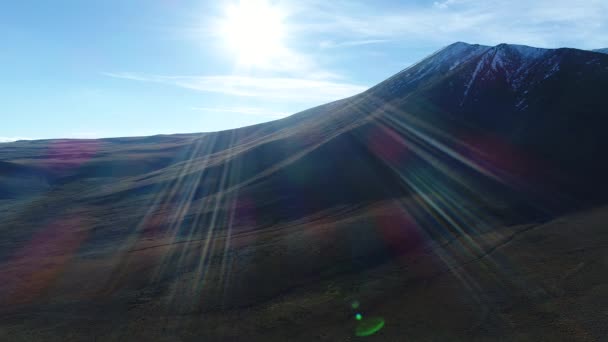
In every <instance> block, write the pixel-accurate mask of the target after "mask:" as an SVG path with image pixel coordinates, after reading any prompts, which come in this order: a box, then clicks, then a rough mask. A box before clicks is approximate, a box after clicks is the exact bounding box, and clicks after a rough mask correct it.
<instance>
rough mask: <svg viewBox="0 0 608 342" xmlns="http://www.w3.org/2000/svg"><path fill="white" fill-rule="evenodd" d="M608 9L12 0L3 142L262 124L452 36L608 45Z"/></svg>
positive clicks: (0, 32)
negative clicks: (20, 139) (22, 139)
mask: <svg viewBox="0 0 608 342" xmlns="http://www.w3.org/2000/svg"><path fill="white" fill-rule="evenodd" d="M246 6H249V7H246ZM256 8H262V10H257V9H256ZM252 9H253V10H252ZM606 18H608V1H605V0H584V1H583V0H571V1H564V0H551V1H549V0H536V1H527V0H525V1H524V0H512V1H497V0H443V1H388V0H380V1H341V0H335V1H326V0H298V1H295V0H293V1H281V0H274V1H273V0H242V1H238V0H234V1H220V0H217V1H202V0H198V1H194V0H129V1H125V0H104V1H81V0H55V1H38V0H36V1H33V0H20V1H4V2H2V3H1V4H0V38H1V41H2V45H3V47H2V50H1V53H0V75H1V77H2V81H1V82H0V103H2V106H1V107H0V117H1V118H2V125H1V126H0V141H7V140H14V139H18V138H30V139H39V138H60V137H68V138H97V137H114V136H133V135H151V134H159V133H185V132H205V131H215V130H221V129H228V128H233V127H240V126H244V125H250V124H254V123H259V122H264V121H269V120H272V119H276V118H280V117H283V116H287V115H289V114H293V113H295V112H298V111H300V110H304V109H306V108H309V107H312V106H315V105H319V104H322V103H326V102H329V101H332V100H336V99H339V98H343V97H346V96H349V95H353V94H356V93H358V92H360V91H363V90H365V89H366V88H368V87H370V86H372V85H374V84H376V83H377V82H379V81H382V80H383V79H385V78H387V77H389V76H391V75H392V74H394V73H396V72H398V71H399V70H401V69H403V68H405V67H407V66H409V65H411V64H412V63H415V62H416V61H418V60H420V59H421V58H423V57H424V56H426V55H428V54H430V53H432V52H433V51H435V50H437V49H439V48H441V47H443V46H445V45H447V44H450V43H452V42H454V41H466V42H470V43H480V44H488V45H495V44H498V43H502V42H507V43H519V44H527V45H533V46H539V47H548V48H554V47H564V46H567V47H577V48H583V49H591V48H601V47H607V46H608V20H607V19H606ZM256 34H257V35H256ZM260 36H263V37H262V38H260ZM258 46H260V47H261V48H259V49H258V48H257V47H258ZM265 51H266V52H265Z"/></svg>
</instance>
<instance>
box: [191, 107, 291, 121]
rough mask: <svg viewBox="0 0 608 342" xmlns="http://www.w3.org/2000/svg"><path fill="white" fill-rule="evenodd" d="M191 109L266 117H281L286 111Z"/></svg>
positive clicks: (244, 108) (284, 115)
mask: <svg viewBox="0 0 608 342" xmlns="http://www.w3.org/2000/svg"><path fill="white" fill-rule="evenodd" d="M190 109H191V110H197V111H201V112H206V113H235V114H245V115H255V116H261V117H267V118H277V119H278V118H283V117H286V116H287V114H286V113H278V112H271V111H268V110H266V109H264V108H252V107H191V108H190Z"/></svg>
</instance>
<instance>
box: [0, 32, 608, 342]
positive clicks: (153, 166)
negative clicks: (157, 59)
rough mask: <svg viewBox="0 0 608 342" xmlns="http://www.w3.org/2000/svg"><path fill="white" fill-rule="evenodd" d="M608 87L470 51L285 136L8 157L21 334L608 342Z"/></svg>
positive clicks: (572, 56)
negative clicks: (606, 302) (606, 333)
mask: <svg viewBox="0 0 608 342" xmlns="http://www.w3.org/2000/svg"><path fill="white" fill-rule="evenodd" d="M605 89H608V56H606V55H602V54H597V53H594V52H590V51H583V50H576V49H539V48H533V47H528V46H522V45H509V44H500V45H497V46H482V45H470V44H466V43H462V42H458V43H455V44H452V45H449V46H447V47H445V48H443V49H441V50H440V51H437V52H436V53H434V54H432V55H431V56H429V57H427V58H425V59H424V60H422V61H420V62H419V63H417V64H415V65H413V66H411V67H409V68H407V69H405V70H403V71H401V72H399V73H398V74H396V75H394V76H392V77H391V78H389V79H387V80H386V81H384V82H382V83H380V84H378V85H376V86H374V87H372V88H371V89H369V90H368V91H366V92H364V93H361V94H358V95H355V96H353V97H350V98H347V99H343V100H338V101H335V102H332V103H329V104H326V105H322V106H319V107H315V108H312V109H310V110H307V111H304V112H301V113H297V114H295V115H292V116H290V117H287V118H285V119H281V120H277V121H273V122H269V123H265V124H259V125H255V126H250V127H245V128H241V129H234V130H228V131H222V132H212V133H200V134H182V135H160V136H151V137H134V138H115V139H99V140H38V141H19V142H14V143H7V144H2V145H0V213H1V217H2V218H3V220H2V222H0V261H1V262H2V263H1V266H0V267H2V272H3V274H4V277H5V279H6V281H4V283H3V284H0V300H1V302H2V303H4V304H5V305H4V306H3V308H2V309H0V310H1V311H0V316H2V318H3V319H2V321H3V322H6V323H3V324H2V325H0V326H1V327H2V329H0V336H3V335H2V334H4V336H7V337H10V338H17V337H19V338H24V339H25V338H27V337H28V336H29V337H32V336H33V338H36V339H41V340H53V339H57V340H64V338H65V336H73V338H74V339H86V338H87V337H90V336H91V335H95V336H96V337H97V338H99V339H101V340H112V339H114V340H125V339H149V340H156V339H158V340H162V339H163V338H171V337H175V336H179V338H182V339H192V338H195V336H196V338H198V339H200V337H201V336H202V337H206V338H207V339H208V340H229V339H234V340H239V339H242V336H249V337H250V340H257V339H260V340H269V339H270V340H272V339H276V340H302V341H309V340H311V338H314V339H326V340H345V339H347V338H349V337H350V336H352V335H353V332H355V333H358V332H361V329H364V328H365V326H366V324H367V325H375V326H376V327H378V326H380V323H378V322H380V321H382V322H383V323H382V324H386V325H385V327H384V328H383V329H382V330H381V331H379V332H378V335H376V336H375V337H377V338H379V339H380V340H395V339H400V340H401V339H403V338H404V337H409V338H411V339H414V340H421V339H428V340H432V339H443V340H445V339H448V340H470V339H473V338H477V339H483V338H486V337H488V336H493V334H500V335H501V336H506V337H505V338H507V339H526V338H527V339H531V340H538V339H540V338H541V337H542V338H549V337H554V338H555V339H558V340H563V339H575V340H580V339H584V338H587V339H591V340H592V339H594V338H595V339H599V338H601V337H602V336H603V335H602V334H603V330H602V328H601V326H603V325H602V324H600V321H601V319H602V318H601V317H600V312H601V310H600V308H601V303H603V302H602V298H606V297H607V296H606V295H608V293H607V292H606V291H607V290H606V287H605V284H606V281H605V277H604V276H603V274H606V272H605V269H606V266H607V264H606V263H603V262H599V261H597V260H604V257H603V256H602V255H603V254H602V253H604V251H605V249H604V248H605V246H606V245H607V244H606V242H608V240H606V238H608V236H606V234H605V232H604V229H602V227H603V225H602V224H603V222H605V217H606V216H605V215H606V210H605V209H602V208H604V206H605V205H606V204H607V200H608V197H607V196H608V195H607V194H608V182H606V180H605V175H606V174H608V161H606V160H605V158H602V157H601V156H603V152H604V151H605V150H606V148H607V147H608V140H607V139H606V138H605V137H606V134H605V127H606V126H607V124H608V117H607V116H606V109H605V108H608V103H607V102H608V99H607V98H606V96H605ZM596 302H597V303H596ZM355 303H358V304H357V305H355ZM573 303H578V304H573ZM351 304H352V305H351ZM359 306H361V308H360V309H359V308H358V307H359ZM355 307H357V308H355ZM354 309H357V310H360V311H361V312H363V313H364V314H363V317H364V319H363V320H362V321H360V322H357V321H355V320H353V319H350V318H349V317H351V316H353V315H354V312H352V310H354ZM368 313H369V315H368ZM368 316H370V317H372V316H375V317H376V318H374V319H372V318H369V319H367V318H366V317H368ZM531 317H536V318H534V320H535V321H534V322H535V323H533V324H531V323H530V320H531V319H532V318H531ZM237 322H238V323H237ZM370 322H371V323H370ZM373 322H376V323H375V324H372V323H373ZM402 322H408V324H405V325H402ZM235 324H236V325H235ZM362 327H363V328H362ZM574 327H575V328H574ZM368 328H369V327H368ZM366 329H367V328H366ZM364 330H365V329H364ZM367 330H369V329H367ZM367 330H366V331H367ZM370 331H371V330H370ZM26 332H27V333H26ZM26 334H29V335H26ZM494 336H495V335H494ZM548 336H549V337H548ZM30 340H31V338H30Z"/></svg>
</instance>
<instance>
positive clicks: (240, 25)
mask: <svg viewBox="0 0 608 342" xmlns="http://www.w3.org/2000/svg"><path fill="white" fill-rule="evenodd" d="M283 18H284V15H283V13H282V12H281V11H280V10H279V9H278V8H277V7H276V6H273V5H271V4H270V3H268V1H266V0H241V1H239V3H238V4H236V5H232V6H230V7H228V9H227V12H226V17H225V18H224V20H223V21H222V24H221V28H220V30H221V35H222V37H223V38H224V40H225V41H226V44H227V45H228V46H229V47H230V49H231V50H233V51H235V52H236V54H237V58H238V61H239V63H241V64H246V65H261V64H265V63H268V62H269V61H270V60H271V59H272V58H273V57H276V56H278V55H279V54H280V52H281V51H282V49H283V42H282V40H283V36H284V33H285V28H284V24H283Z"/></svg>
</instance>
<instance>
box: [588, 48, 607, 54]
mask: <svg viewBox="0 0 608 342" xmlns="http://www.w3.org/2000/svg"><path fill="white" fill-rule="evenodd" d="M591 51H593V52H600V53H608V48H605V49H595V50H591Z"/></svg>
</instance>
